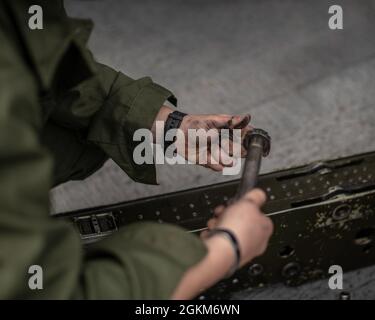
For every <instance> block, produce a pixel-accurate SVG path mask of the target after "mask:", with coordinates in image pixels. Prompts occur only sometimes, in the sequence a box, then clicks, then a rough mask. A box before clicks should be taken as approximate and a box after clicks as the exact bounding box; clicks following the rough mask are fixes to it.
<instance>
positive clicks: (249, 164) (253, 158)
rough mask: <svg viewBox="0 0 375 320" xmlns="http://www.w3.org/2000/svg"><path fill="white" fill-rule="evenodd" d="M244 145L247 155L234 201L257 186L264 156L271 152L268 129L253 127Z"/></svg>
mask: <svg viewBox="0 0 375 320" xmlns="http://www.w3.org/2000/svg"><path fill="white" fill-rule="evenodd" d="M244 147H245V148H246V149H247V156H246V160H245V164H244V169H243V172H242V178H241V181H240V185H239V187H238V190H237V193H236V195H235V196H234V199H233V200H234V201H236V200H238V199H239V198H241V197H242V196H243V195H244V194H245V193H246V192H248V191H250V190H251V189H253V188H254V187H255V186H256V184H257V181H258V175H259V170H260V166H261V162H262V157H266V156H267V155H268V154H269V151H270V147H271V138H270V136H269V135H268V133H267V132H266V131H264V130H262V129H253V130H252V131H251V132H250V133H249V134H248V135H247V136H246V137H245V139H244Z"/></svg>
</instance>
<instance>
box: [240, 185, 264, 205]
mask: <svg viewBox="0 0 375 320" xmlns="http://www.w3.org/2000/svg"><path fill="white" fill-rule="evenodd" d="M242 199H243V200H247V201H251V202H253V203H254V204H255V205H256V206H258V207H261V206H262V205H263V204H264V203H265V202H266V194H265V193H264V191H263V190H261V189H253V190H251V191H249V192H248V193H246V194H245V195H244V196H243V197H242Z"/></svg>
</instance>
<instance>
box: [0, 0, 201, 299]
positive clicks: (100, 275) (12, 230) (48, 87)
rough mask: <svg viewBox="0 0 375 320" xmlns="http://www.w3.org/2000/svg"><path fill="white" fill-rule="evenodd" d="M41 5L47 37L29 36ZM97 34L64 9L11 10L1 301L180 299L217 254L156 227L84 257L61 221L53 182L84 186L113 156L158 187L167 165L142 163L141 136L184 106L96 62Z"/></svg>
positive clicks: (3, 34) (0, 30) (3, 7)
mask: <svg viewBox="0 0 375 320" xmlns="http://www.w3.org/2000/svg"><path fill="white" fill-rule="evenodd" d="M31 5H40V6H41V7H42V9H43V29H42V30H38V29H36V30H31V29H30V28H29V25H28V21H29V18H30V16H31V15H30V14H29V13H28V10H29V7H30V6H31ZM90 31H91V22H90V21H83V20H80V21H79V20H72V19H70V18H68V17H67V16H66V14H65V11H64V8H63V3H62V2H61V1H57V0H56V1H52V0H45V1H35V0H34V1H28V0H3V1H1V2H0V44H1V49H0V298H48V299H55V298H57V299H69V298H91V299H96V298H104V299H110V298H131V299H132V298H134V299H139V298H162V299H163V298H169V297H170V296H171V294H172V292H173V290H174V288H175V287H176V284H177V283H178V281H179V279H180V278H181V276H182V274H183V273H184V272H185V271H186V269H187V268H189V267H190V266H192V265H193V264H195V263H197V262H198V261H199V260H200V259H201V258H202V257H203V256H204V254H205V248H204V246H203V244H202V242H201V241H200V240H199V239H198V238H196V237H195V236H192V235H190V234H188V233H186V232H185V231H184V230H182V229H180V228H178V227H175V226H171V225H156V224H153V223H139V224H134V225H130V226H128V227H126V228H124V229H122V230H120V231H119V232H117V233H116V234H115V235H113V236H112V237H109V238H107V239H105V240H103V241H101V242H99V243H97V244H95V245H94V246H93V247H92V249H91V250H90V251H85V252H84V251H83V249H82V245H81V243H80V238H79V236H78V234H77V232H76V231H75V230H74V229H73V227H72V226H71V225H69V224H67V223H65V222H62V221H57V220H54V219H53V218H51V217H50V216H49V214H48V204H49V199H48V191H49V189H50V188H51V186H53V185H56V184H59V183H61V182H64V181H67V180H71V179H83V178H85V177H87V176H88V175H90V174H91V173H92V172H94V171H95V170H97V169H98V168H99V167H100V166H101V165H102V164H103V163H104V161H105V160H106V159H107V158H112V159H113V160H114V161H115V162H116V163H117V164H118V165H119V166H120V167H121V168H122V169H123V170H124V171H125V172H126V173H127V174H128V175H129V176H130V177H131V178H132V179H134V180H136V181H139V182H143V183H155V182H156V177H155V167H154V166H153V165H136V164H135V163H134V162H133V160H132V154H133V149H134V147H135V144H134V142H133V139H132V135H133V132H134V131H135V130H136V129H138V128H150V127H151V126H152V122H153V120H154V118H155V116H156V114H157V112H158V110H159V109H160V107H161V105H162V104H163V103H164V102H165V101H166V100H170V101H171V102H173V103H175V98H174V96H173V95H172V93H171V92H170V91H168V90H167V89H165V88H163V87H161V86H159V85H157V84H156V83H154V82H153V81H152V80H151V79H150V78H148V77H146V78H141V79H139V80H134V79H131V78H130V77H128V76H126V75H124V74H123V73H121V72H116V71H114V70H112V69H111V68H109V67H107V66H104V65H101V64H99V63H96V62H95V61H94V59H93V57H92V55H91V54H90V52H89V51H88V50H87V48H86V46H85V44H86V42H87V40H88V36H89V34H90ZM182 253H183V254H182ZM31 265H39V266H41V267H42V269H43V289H41V290H39V289H35V290H32V289H30V287H29V278H30V277H31V276H32V274H29V273H28V271H29V267H30V266H31Z"/></svg>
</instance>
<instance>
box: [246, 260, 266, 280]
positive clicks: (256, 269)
mask: <svg viewBox="0 0 375 320" xmlns="http://www.w3.org/2000/svg"><path fill="white" fill-rule="evenodd" d="M263 271H264V268H263V266H262V265H261V264H259V263H255V264H252V265H251V266H250V267H249V274H250V275H251V276H253V277H256V276H259V275H261V274H262V273H263Z"/></svg>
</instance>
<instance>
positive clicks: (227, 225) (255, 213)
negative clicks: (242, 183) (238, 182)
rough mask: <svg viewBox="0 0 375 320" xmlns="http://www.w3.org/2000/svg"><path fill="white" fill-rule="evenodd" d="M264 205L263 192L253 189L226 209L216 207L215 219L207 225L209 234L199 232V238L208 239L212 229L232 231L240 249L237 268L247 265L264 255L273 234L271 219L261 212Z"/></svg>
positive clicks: (264, 197)
mask: <svg viewBox="0 0 375 320" xmlns="http://www.w3.org/2000/svg"><path fill="white" fill-rule="evenodd" d="M265 201H266V196H265V194H264V192H263V191H262V190H260V189H254V190H252V191H250V192H248V193H246V194H245V195H244V196H243V197H242V198H241V199H240V200H239V201H237V202H235V203H233V204H232V205H230V206H228V207H225V206H219V207H217V208H216V209H215V212H214V217H213V218H212V219H210V220H209V221H208V223H207V227H208V230H206V231H204V232H202V233H201V237H202V238H203V239H205V238H207V235H208V234H209V230H210V229H213V228H224V229H228V230H230V231H232V232H233V233H234V234H235V235H236V237H237V240H238V242H239V246H240V252H241V262H240V265H244V264H246V263H247V262H249V261H250V260H252V259H253V258H255V257H256V256H259V255H261V254H262V253H263V252H264V251H265V249H266V247H267V244H268V240H269V238H270V236H271V234H272V232H273V224H272V221H271V219H270V218H268V217H267V216H265V215H264V214H263V213H262V212H261V211H260V207H261V206H262V205H263V204H264V202H265Z"/></svg>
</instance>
